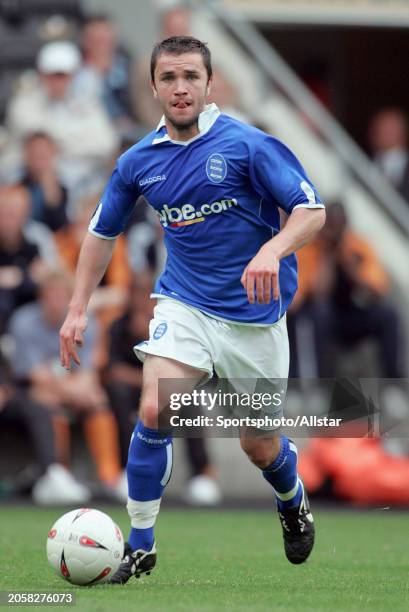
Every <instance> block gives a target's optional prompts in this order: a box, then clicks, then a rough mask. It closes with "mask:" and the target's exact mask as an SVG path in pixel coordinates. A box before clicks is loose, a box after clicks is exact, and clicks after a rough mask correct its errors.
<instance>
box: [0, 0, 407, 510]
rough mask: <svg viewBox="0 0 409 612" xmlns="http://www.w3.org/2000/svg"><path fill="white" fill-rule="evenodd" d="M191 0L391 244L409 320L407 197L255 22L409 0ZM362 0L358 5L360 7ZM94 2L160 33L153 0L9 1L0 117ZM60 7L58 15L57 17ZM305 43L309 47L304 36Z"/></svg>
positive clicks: (399, 16) (235, 463) (284, 123)
mask: <svg viewBox="0 0 409 612" xmlns="http://www.w3.org/2000/svg"><path fill="white" fill-rule="evenodd" d="M190 4H191V5H192V7H193V8H194V16H193V31H194V34H196V35H197V36H198V37H200V38H202V39H203V40H206V41H207V42H208V43H209V46H210V48H211V50H212V54H213V57H214V60H215V61H216V62H217V64H219V65H220V67H221V68H222V69H223V70H224V71H225V72H226V73H227V74H228V75H229V77H230V78H231V79H232V81H233V82H234V84H235V85H236V87H237V89H238V91H239V92H240V95H241V97H242V105H243V108H244V110H245V111H246V113H248V115H249V116H250V117H251V119H252V120H253V121H254V122H256V123H259V124H260V125H263V126H265V127H266V129H268V130H270V131H271V133H273V134H275V135H277V136H278V137H279V138H281V139H283V140H284V141H285V142H286V143H288V145H289V146H290V147H291V148H292V149H293V150H294V151H295V152H296V153H297V154H298V155H299V156H300V158H301V159H302V160H303V163H304V164H305V166H306V167H307V170H308V172H309V174H310V175H311V177H312V179H313V180H314V182H315V183H316V184H317V185H318V187H319V189H320V192H321V193H322V195H323V197H324V199H328V200H333V199H342V200H343V201H344V202H345V204H346V206H347V208H348V212H349V217H350V220H351V224H352V226H353V227H354V228H355V229H356V230H357V231H359V232H360V233H362V234H363V235H364V236H367V237H368V238H369V239H370V240H371V242H373V243H375V244H378V245H382V248H381V249H379V251H378V252H379V255H380V257H381V258H382V260H383V263H384V265H385V267H386V268H387V269H388V271H389V273H390V274H391V276H392V278H393V280H394V283H395V299H396V301H400V302H401V310H402V312H403V313H406V324H407V326H408V324H409V319H408V314H407V313H408V312H409V308H408V306H409V287H408V278H409V276H408V274H407V264H406V262H407V261H409V241H408V237H409V207H408V205H407V204H406V203H405V202H404V201H403V200H402V198H401V197H400V196H399V194H398V193H397V192H396V191H395V190H394V189H393V188H392V187H391V185H390V184H389V183H387V182H386V181H385V179H384V178H383V176H382V175H381V174H380V173H379V172H378V171H377V170H376V168H375V167H374V165H373V164H372V163H371V162H370V161H369V159H368V158H367V157H366V155H365V154H364V153H363V152H362V150H361V149H360V148H359V147H358V146H357V145H356V144H355V142H354V141H353V140H352V139H351V138H350V137H349V136H348V134H347V132H346V131H345V130H344V129H343V127H342V126H341V125H340V123H339V122H338V121H337V120H336V119H335V117H334V116H333V115H332V114H330V113H328V111H327V110H326V109H325V107H324V106H322V104H320V102H319V101H318V100H317V99H316V98H314V97H313V96H312V94H311V93H310V92H309V90H308V89H307V87H306V86H305V85H304V84H303V83H302V81H301V80H300V79H299V78H298V77H297V74H296V73H295V71H294V70H293V69H292V68H291V67H290V66H289V65H288V64H287V63H286V62H285V61H284V60H283V58H282V57H281V56H280V55H279V54H278V53H277V52H276V50H275V49H274V48H273V47H272V45H271V44H270V43H269V42H267V41H266V39H265V37H263V36H262V35H261V34H260V31H259V30H260V28H257V27H256V25H258V26H260V24H264V25H265V24H275V25H277V24H280V23H281V24H287V25H288V24H297V23H298V24H300V23H301V24H303V25H305V24H306V23H310V24H314V25H317V24H321V25H322V24H325V25H328V24H332V25H348V24H349V25H353V26H360V25H368V26H371V25H372V26H375V27H378V26H382V27H384V26H387V25H389V26H390V27H394V26H399V27H405V26H406V27H408V26H409V8H408V4H407V3H406V2H398V1H395V2H394V1H393V0H391V1H390V2H387V1H385V2H381V1H376V2H375V1H373V2H371V1H370V0H367V1H366V2H359V3H354V2H353V1H352V0H350V1H349V2H348V1H344V2H332V3H331V2H319V1H317V2H296V1H292V0H286V2H279V1H274V0H264V1H263V0H257V1H256V0H253V1H252V2H249V1H248V0H225V1H224V2H223V1H219V2H209V3H205V2H191V3H190ZM354 4H355V5H356V4H359V7H358V8H359V10H356V9H357V7H356V6H354ZM300 5H303V6H304V11H303V10H301V9H300ZM307 5H308V6H307ZM312 5H314V6H312ZM87 10H93V11H109V12H110V13H111V14H112V15H113V16H114V17H115V18H116V20H117V22H118V24H119V27H120V31H121V35H122V37H123V39H124V42H125V43H126V44H127V45H128V46H129V48H130V49H132V50H133V51H137V52H139V51H141V52H143V53H146V52H148V51H149V49H150V47H151V45H152V43H153V42H155V40H156V37H157V27H156V26H155V6H154V3H152V2H150V0H139V1H138V2H135V0H121V2H120V3H117V5H116V6H113V4H112V1H111V0H88V1H87V2H80V0H49V1H45V0H0V75H1V76H0V120H1V118H2V117H3V113H4V108H5V104H6V101H7V99H8V98H9V96H10V92H11V90H12V87H13V83H14V81H15V78H16V77H17V76H18V75H20V74H21V72H22V71H23V70H24V69H27V68H32V67H33V66H34V61H35V56H36V53H37V51H38V49H39V47H40V46H41V44H42V43H43V42H44V40H47V39H49V38H53V36H54V37H55V36H56V37H58V31H60V32H61V31H62V30H63V29H64V28H66V29H67V30H66V31H68V30H69V31H70V35H72V37H73V38H74V39H76V36H77V33H78V26H79V24H80V22H81V18H82V17H83V14H84V11H85V12H86V11H87ZM55 15H58V17H59V20H58V19H57V21H56V20H55V18H54V20H52V19H51V18H52V17H53V16H55ZM130 16H132V18H130ZM47 24H48V25H47ZM53 33H54V34H53ZM56 33H57V34H56ZM299 46H300V49H301V51H302V48H303V41H302V38H301V37H300V39H299ZM232 67H234V69H232ZM236 67H239V69H236ZM243 83H245V86H243ZM408 335H409V334H408ZM302 408H303V406H302V405H301V406H300V409H302ZM15 434H16V432H13V436H14V437H11V438H10V439H7V447H6V446H5V445H4V444H3V443H2V442H0V466H1V469H0V479H1V476H4V475H5V474H6V473H8V474H10V473H16V472H17V470H18V468H20V467H21V465H23V463H24V462H22V461H21V459H22V457H23V456H24V457H25V459H28V457H27V449H26V446H23V445H21V444H20V446H19V442H18V440H17V439H16V435H15ZM14 443H15V448H16V449H19V450H21V451H22V453H21V454H20V453H19V450H18V451H17V452H16V453H13V455H10V453H7V452H6V448H11V447H13V448H14ZM75 445H76V446H77V445H78V439H77V436H75ZM301 446H302V444H301ZM210 447H211V450H212V452H213V456H214V459H215V463H216V465H217V466H218V469H219V474H220V478H219V481H220V484H221V487H222V490H223V492H224V494H225V495H226V497H231V498H243V496H245V497H250V496H253V497H254V498H258V499H270V498H271V492H270V490H269V489H268V488H267V487H265V485H264V483H263V481H262V480H261V479H259V478H254V477H253V476H254V474H255V472H254V467H253V466H252V465H251V464H250V463H249V462H248V461H247V459H246V458H245V457H244V454H243V453H242V451H241V450H240V448H239V445H238V444H237V441H236V440H220V439H213V440H211V441H210ZM23 452H24V453H25V454H24V455H23ZM73 455H74V457H75V459H74V465H73V467H74V471H75V472H76V473H77V474H78V475H79V476H84V477H85V478H90V477H92V476H93V474H92V468H91V466H90V463H85V462H84V457H85V454H84V448H83V447H81V450H80V451H79V452H78V453H77V452H76V453H73ZM175 457H176V466H175V470H174V474H173V476H172V480H171V483H170V486H169V490H168V492H167V496H169V497H172V496H173V497H175V498H178V497H180V494H181V491H182V489H183V483H184V481H185V478H186V473H187V466H186V465H185V460H184V456H183V451H182V450H181V444H180V441H177V442H176V452H175ZM243 483H245V488H244V489H243Z"/></svg>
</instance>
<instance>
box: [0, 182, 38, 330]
mask: <svg viewBox="0 0 409 612" xmlns="http://www.w3.org/2000/svg"><path fill="white" fill-rule="evenodd" d="M29 214H30V202H29V198H28V195H27V193H26V191H25V190H24V188H16V187H3V188H1V189H0V335H1V334H2V333H3V332H4V331H5V328H6V325H7V321H8V319H9V317H10V316H11V314H12V312H13V310H14V309H15V308H17V307H18V306H22V305H23V304H26V303H27V302H30V301H32V300H34V299H35V298H36V294H37V279H38V274H39V272H40V271H41V269H42V268H43V266H44V262H43V261H42V260H41V257H40V253H39V249H38V247H37V245H36V244H35V243H34V242H32V241H29V240H28V239H27V238H26V237H25V235H24V227H25V225H26V222H27V219H28V217H29Z"/></svg>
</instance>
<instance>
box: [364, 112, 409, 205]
mask: <svg viewBox="0 0 409 612" xmlns="http://www.w3.org/2000/svg"><path fill="white" fill-rule="evenodd" d="M368 135H369V145H370V148H371V151H372V155H373V158H374V162H375V164H376V165H377V166H378V167H379V169H380V170H381V171H382V172H383V173H384V174H385V176H386V177H387V178H388V179H389V180H390V182H391V183H392V184H393V185H394V187H395V189H397V191H399V193H400V194H401V195H402V196H403V197H404V198H405V200H407V201H408V203H409V150H408V119H407V116H406V115H405V113H404V112H403V111H402V110H400V109H398V108H385V109H382V110H380V111H379V112H377V113H376V114H375V115H374V116H373V117H372V119H371V121H370V124H369V130H368Z"/></svg>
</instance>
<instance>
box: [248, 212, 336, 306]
mask: <svg viewBox="0 0 409 612" xmlns="http://www.w3.org/2000/svg"><path fill="white" fill-rule="evenodd" d="M324 223H325V209H323V208H312V209H311V208H296V209H294V210H293V211H292V213H291V214H290V215H289V217H288V220H287V223H286V225H285V226H284V228H283V229H282V230H281V231H280V232H279V233H278V234H277V235H276V236H274V237H273V238H272V239H271V240H269V241H268V242H266V243H265V244H264V245H263V246H262V247H261V249H260V250H259V252H258V253H257V255H256V256H255V257H253V259H252V260H251V261H250V262H249V264H248V265H247V266H246V268H245V270H244V272H243V275H242V277H241V284H242V285H243V287H244V288H245V290H246V292H247V297H248V300H249V302H250V304H254V303H255V301H257V302H258V303H259V304H269V303H270V301H271V297H273V299H274V300H278V298H279V295H280V287H279V271H280V260H281V259H282V258H283V257H287V255H290V254H291V253H294V251H297V250H298V249H300V248H301V247H303V246H304V245H305V244H307V243H308V242H310V241H311V240H312V239H313V238H314V236H315V235H316V234H317V232H318V231H319V230H320V229H321V228H322V226H323V225H324Z"/></svg>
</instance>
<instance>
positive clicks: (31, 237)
mask: <svg viewBox="0 0 409 612" xmlns="http://www.w3.org/2000/svg"><path fill="white" fill-rule="evenodd" d="M0 201H1V202H3V204H4V205H5V206H6V207H8V208H9V209H10V210H11V209H13V210H14V211H19V213H20V215H21V216H22V217H23V218H22V220H21V222H22V224H23V226H22V233H23V236H24V238H25V239H26V240H27V241H28V242H31V243H33V244H35V245H36V247H37V249H38V251H39V254H40V257H41V259H42V260H43V261H44V263H46V264H47V265H50V266H55V265H56V264H57V263H58V253H57V248H56V245H55V241H54V236H53V233H52V231H51V230H50V229H49V228H48V227H47V226H46V225H44V223H41V222H40V221H35V220H33V219H32V216H31V198H30V192H29V191H28V189H27V188H26V187H25V186H24V185H21V184H15V185H5V186H4V187H0Z"/></svg>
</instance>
